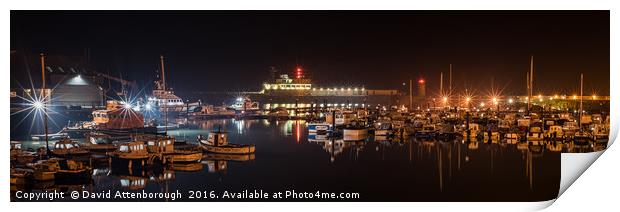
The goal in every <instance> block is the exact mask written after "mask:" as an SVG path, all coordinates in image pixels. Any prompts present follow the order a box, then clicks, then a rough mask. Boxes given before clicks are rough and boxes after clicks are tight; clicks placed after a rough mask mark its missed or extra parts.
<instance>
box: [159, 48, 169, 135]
mask: <svg viewBox="0 0 620 212" xmlns="http://www.w3.org/2000/svg"><path fill="white" fill-rule="evenodd" d="M159 61H160V63H161V81H162V82H161V84H162V87H163V89H164V133H165V134H166V135H167V134H168V98H167V97H166V96H167V94H168V91H167V90H166V71H165V68H164V56H163V55H159Z"/></svg>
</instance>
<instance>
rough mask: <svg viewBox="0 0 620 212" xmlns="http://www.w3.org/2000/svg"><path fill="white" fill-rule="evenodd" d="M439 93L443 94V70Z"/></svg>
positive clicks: (440, 77)
mask: <svg viewBox="0 0 620 212" xmlns="http://www.w3.org/2000/svg"><path fill="white" fill-rule="evenodd" d="M439 95H442V96H443V72H441V73H440V74H439Z"/></svg>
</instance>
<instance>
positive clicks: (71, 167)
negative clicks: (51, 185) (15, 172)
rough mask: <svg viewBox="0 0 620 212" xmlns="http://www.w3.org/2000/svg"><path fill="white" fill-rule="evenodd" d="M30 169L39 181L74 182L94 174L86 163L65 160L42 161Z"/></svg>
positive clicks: (32, 165) (51, 159)
mask: <svg viewBox="0 0 620 212" xmlns="http://www.w3.org/2000/svg"><path fill="white" fill-rule="evenodd" d="M30 167H31V168H32V169H33V171H34V175H33V176H34V179H35V180H38V181H46V180H56V181H73V180H77V179H87V178H90V176H91V174H92V169H91V168H90V167H88V166H86V165H84V163H82V162H78V161H75V160H70V159H65V158H50V159H47V160H40V161H38V162H37V163H35V164H31V166H30Z"/></svg>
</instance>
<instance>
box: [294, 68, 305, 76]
mask: <svg viewBox="0 0 620 212" xmlns="http://www.w3.org/2000/svg"><path fill="white" fill-rule="evenodd" d="M303 76H304V72H303V69H301V67H297V69H296V70H295V78H297V79H301V78H302V77H303Z"/></svg>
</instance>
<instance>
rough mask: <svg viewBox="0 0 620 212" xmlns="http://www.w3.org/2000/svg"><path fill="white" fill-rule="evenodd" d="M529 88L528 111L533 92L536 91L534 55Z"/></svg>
mask: <svg viewBox="0 0 620 212" xmlns="http://www.w3.org/2000/svg"><path fill="white" fill-rule="evenodd" d="M529 88H530V91H529V94H528V98H527V99H528V100H527V105H528V107H527V108H528V112H529V110H530V101H532V93H533V92H534V55H532V56H531V58H530V75H529Z"/></svg>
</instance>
